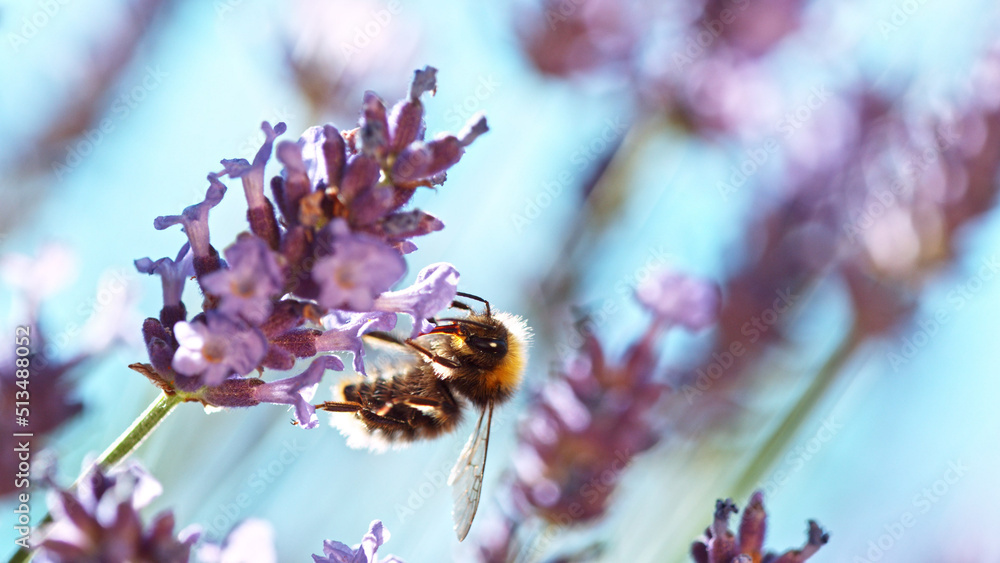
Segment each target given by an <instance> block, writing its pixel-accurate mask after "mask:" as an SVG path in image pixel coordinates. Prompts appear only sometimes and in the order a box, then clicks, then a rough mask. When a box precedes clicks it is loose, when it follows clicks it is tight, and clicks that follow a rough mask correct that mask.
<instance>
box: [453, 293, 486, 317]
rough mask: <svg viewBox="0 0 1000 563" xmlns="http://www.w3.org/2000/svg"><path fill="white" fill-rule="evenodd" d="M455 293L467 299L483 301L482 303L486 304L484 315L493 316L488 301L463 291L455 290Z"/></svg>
mask: <svg viewBox="0 0 1000 563" xmlns="http://www.w3.org/2000/svg"><path fill="white" fill-rule="evenodd" d="M455 295H460V296H462V297H465V298H468V299H475V300H476V301H479V302H481V303H483V304H484V305H486V316H488V317H492V316H493V313H491V312H490V302H489V301H487V300H485V299H483V298H482V297H479V296H478V295H473V294H471V293H463V292H461V291H458V292H456V293H455Z"/></svg>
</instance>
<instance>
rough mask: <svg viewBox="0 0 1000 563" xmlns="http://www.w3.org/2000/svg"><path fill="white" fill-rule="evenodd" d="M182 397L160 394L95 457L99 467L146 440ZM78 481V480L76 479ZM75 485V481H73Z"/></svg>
mask: <svg viewBox="0 0 1000 563" xmlns="http://www.w3.org/2000/svg"><path fill="white" fill-rule="evenodd" d="M182 401H183V399H182V398H181V396H180V395H177V394H175V395H167V394H166V393H164V394H162V395H160V396H159V397H157V398H156V400H155V401H153V402H152V404H150V405H149V406H148V407H146V410H145V411H144V412H143V413H142V414H141V415H139V418H137V419H135V422H133V423H132V426H129V427H128V430H126V431H125V432H123V433H122V435H121V436H119V437H118V439H117V440H115V442H114V443H113V444H111V445H110V446H108V449H106V450H104V453H103V454H101V457H99V458H97V462H96V464H97V465H99V466H100V467H101V469H105V470H107V469H111V468H112V467H114V466H115V465H118V463H119V462H121V461H122V460H123V459H125V458H126V457H128V455H129V454H130V453H132V452H133V451H135V449H136V448H138V447H139V446H140V445H142V443H143V442H144V441H145V440H146V437H147V436H149V434H150V433H152V432H153V430H154V429H155V428H156V427H157V426H159V425H160V423H161V422H163V419H164V418H166V417H167V415H168V414H170V411H172V410H174V407H176V406H177V405H179V404H181V402H182ZM77 482H79V480H77ZM74 485H75V483H74Z"/></svg>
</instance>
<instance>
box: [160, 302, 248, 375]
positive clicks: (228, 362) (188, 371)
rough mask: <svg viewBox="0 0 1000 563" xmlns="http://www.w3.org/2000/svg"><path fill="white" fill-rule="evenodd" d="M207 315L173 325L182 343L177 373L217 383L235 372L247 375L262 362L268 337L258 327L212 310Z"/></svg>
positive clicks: (176, 367) (177, 359) (178, 351)
mask: <svg viewBox="0 0 1000 563" xmlns="http://www.w3.org/2000/svg"><path fill="white" fill-rule="evenodd" d="M205 317H206V319H207V320H206V321H205V322H199V321H194V322H190V323H188V322H184V321H181V322H179V323H177V324H176V325H174V336H175V337H176V338H177V344H178V345H179V346H180V347H179V348H178V349H177V352H176V353H175V354H174V359H173V364H172V365H173V369H174V370H176V371H177V373H180V374H183V375H189V376H196V375H197V376H200V377H201V381H202V383H203V384H204V385H208V386H214V385H219V384H220V383H222V382H223V381H224V380H225V379H226V378H227V377H229V376H230V375H231V374H233V373H234V372H235V373H236V374H237V375H247V374H248V373H250V372H251V371H253V370H254V369H255V368H256V367H257V366H258V365H260V362H261V360H263V359H264V354H265V352H266V351H267V340H266V339H265V338H264V335H263V334H261V333H260V331H259V330H257V329H255V328H252V327H249V326H245V325H242V324H239V323H235V322H233V321H231V320H229V319H227V318H225V317H223V316H221V315H218V314H213V313H212V312H209V313H208V314H207V315H206V316H205Z"/></svg>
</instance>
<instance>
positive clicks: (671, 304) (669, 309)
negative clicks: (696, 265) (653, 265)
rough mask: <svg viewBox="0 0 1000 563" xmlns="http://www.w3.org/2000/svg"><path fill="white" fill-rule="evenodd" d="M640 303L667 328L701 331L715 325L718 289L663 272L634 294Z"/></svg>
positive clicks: (688, 278) (679, 275)
mask: <svg viewBox="0 0 1000 563" xmlns="http://www.w3.org/2000/svg"><path fill="white" fill-rule="evenodd" d="M635 295H636V298H637V299H638V300H639V302H640V303H642V304H643V305H645V306H646V307H647V308H649V310H650V311H652V313H653V314H654V315H656V316H657V317H658V318H660V319H661V320H662V321H663V322H664V323H666V324H667V325H668V326H672V325H680V326H683V327H685V328H687V329H688V330H702V329H704V328H706V327H708V326H709V325H711V324H712V323H714V322H715V317H716V315H717V313H718V310H719V287H718V285H716V284H714V283H712V282H708V281H704V280H699V279H696V278H692V277H690V276H686V275H684V274H678V273H674V272H671V271H668V270H663V271H660V272H656V273H654V274H653V275H652V276H650V277H649V278H647V279H645V280H643V282H642V283H640V284H639V287H637V288H636V291H635Z"/></svg>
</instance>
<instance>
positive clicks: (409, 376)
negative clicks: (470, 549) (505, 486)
mask: <svg viewBox="0 0 1000 563" xmlns="http://www.w3.org/2000/svg"><path fill="white" fill-rule="evenodd" d="M458 296H460V297H464V298H466V299H472V300H476V301H479V302H481V303H483V305H484V310H483V311H482V312H478V311H476V310H475V309H473V308H472V307H470V306H469V305H467V304H465V303H463V302H461V301H454V302H453V303H452V304H451V307H452V308H454V309H458V310H462V311H465V312H466V313H467V314H466V316H465V317H461V318H441V319H431V322H432V323H433V324H434V328H433V329H432V330H431V331H430V332H427V333H425V334H422V335H420V336H418V337H417V338H415V339H410V340H400V339H398V338H396V337H395V336H393V335H391V334H388V333H378V332H375V333H370V334H367V335H365V336H366V337H367V338H369V339H372V338H373V339H376V340H380V341H383V342H387V343H389V344H392V345H395V346H397V347H398V348H399V349H401V350H405V354H404V355H403V356H401V358H402V359H401V360H400V361H397V363H396V364H394V365H389V366H388V367H386V368H384V369H382V370H377V371H374V375H375V377H374V378H372V379H361V380H353V381H347V382H345V383H342V384H341V385H340V386H339V387H338V389H337V392H336V393H335V400H334V401H328V402H325V403H322V404H319V405H316V408H317V409H319V410H326V411H331V412H339V413H349V414H353V416H351V417H342V418H340V419H339V420H335V421H334V422H335V426H337V427H339V428H340V430H341V433H343V434H344V435H345V436H346V437H347V444H348V445H349V446H351V447H354V448H365V447H367V448H369V449H372V450H376V451H384V450H386V449H387V448H388V447H390V446H399V445H403V444H406V443H408V442H413V441H415V440H422V439H433V438H436V437H438V436H441V435H443V434H447V433H450V432H453V431H454V430H455V429H456V428H457V427H458V424H459V422H460V421H461V418H462V411H463V409H464V408H465V405H466V404H467V403H471V404H472V406H473V407H474V408H476V409H477V410H478V411H479V418H478V421H477V422H476V426H475V429H474V430H473V432H472V436H470V438H469V441H468V442H467V443H466V445H465V448H464V449H463V450H462V453H461V454H460V455H459V458H458V461H457V462H456V463H455V467H454V468H453V469H452V471H451V475H450V476H449V479H448V484H449V485H451V486H452V491H453V496H454V508H453V512H452V516H453V517H454V521H455V533H456V534H457V535H458V540H459V541H462V540H464V539H465V537H466V535H468V533H469V528H470V527H471V526H472V520H473V518H474V517H475V515H476V509H477V508H478V507H479V497H480V493H481V491H482V485H483V472H484V470H485V468H486V452H487V449H488V448H489V442H490V424H491V422H492V420H493V407H494V406H495V405H498V404H503V403H505V402H507V401H508V400H510V398H511V396H513V394H514V391H516V390H517V387H518V385H519V383H520V381H521V377H522V374H523V372H524V368H525V366H526V365H527V360H528V349H527V346H528V341H529V339H530V332H529V329H528V327H527V325H526V324H525V322H524V320H523V319H521V318H520V317H517V316H515V315H510V314H508V313H501V312H493V311H492V310H491V308H490V304H489V302H488V301H486V300H485V299H482V298H480V297H477V296H475V295H471V294H468V293H461V292H459V293H458Z"/></svg>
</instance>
